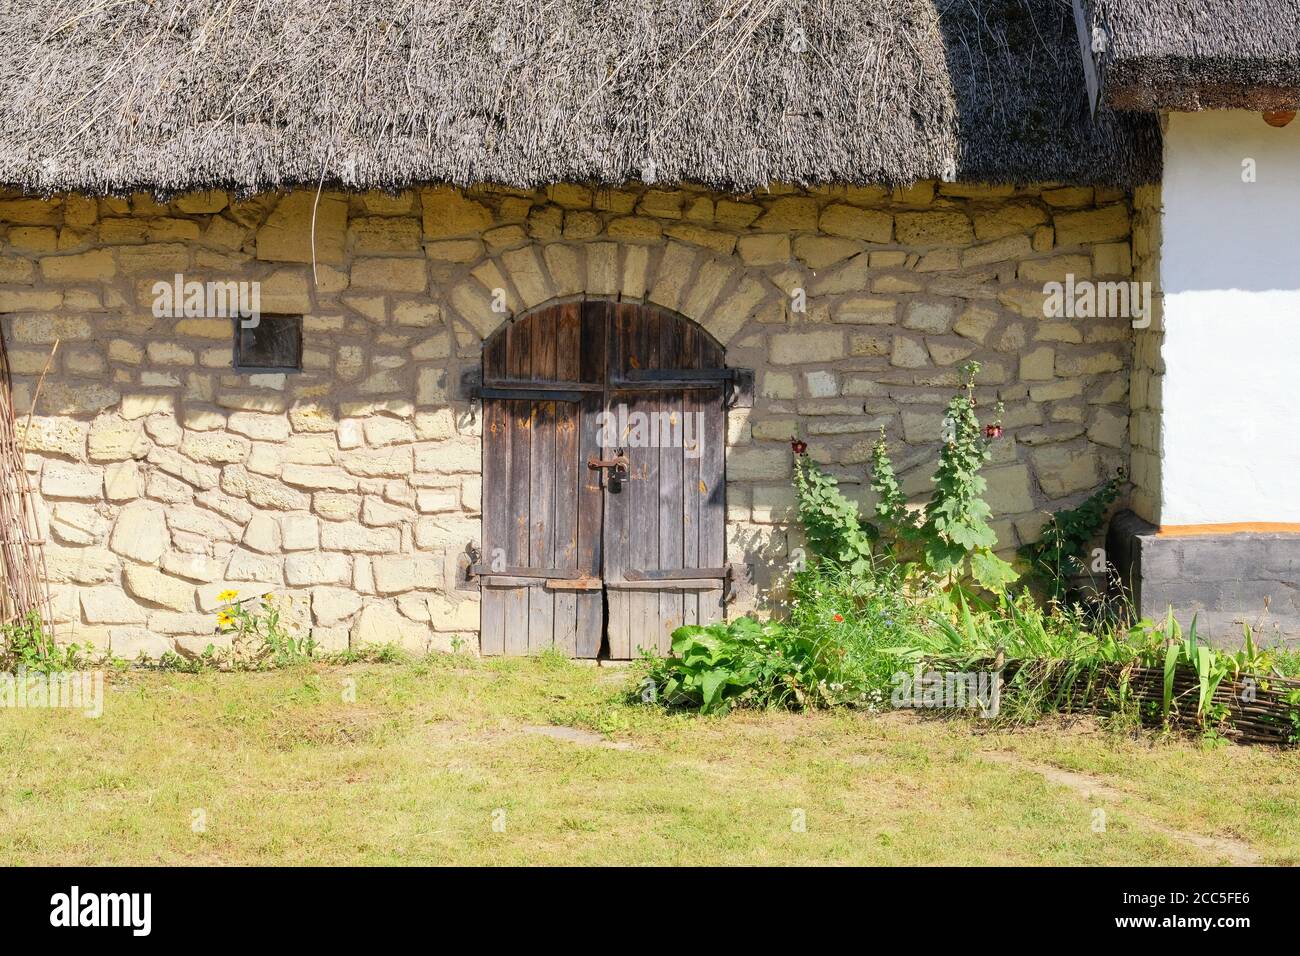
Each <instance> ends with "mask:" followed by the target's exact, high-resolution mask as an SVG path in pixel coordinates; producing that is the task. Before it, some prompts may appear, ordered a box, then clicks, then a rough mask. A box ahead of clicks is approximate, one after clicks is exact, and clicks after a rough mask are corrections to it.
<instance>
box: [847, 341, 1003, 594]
mask: <svg viewBox="0 0 1300 956" xmlns="http://www.w3.org/2000/svg"><path fill="white" fill-rule="evenodd" d="M979 370H980V365H979V363H978V362H968V363H967V364H966V365H965V366H963V368H962V372H963V375H964V376H965V379H966V385H965V389H964V391H963V392H959V393H958V394H957V395H955V396H953V398H952V399H951V400H950V401H949V402H948V408H947V411H946V413H945V415H944V419H943V447H942V448H941V449H940V452H939V462H938V465H937V467H936V469H935V473H934V476H933V477H932V478H931V479H930V481H931V483H932V484H933V485H934V491H933V492H932V493H931V495H930V499H929V501H927V502H926V505H925V509H924V511H923V512H922V513H921V514H919V515H918V514H917V513H916V512H914V511H913V510H911V509H909V508H908V507H907V500H906V497H905V496H904V495H903V493H902V489H901V488H900V487H899V484H898V480H897V478H896V477H895V475H894V466H893V462H892V461H891V460H890V457H889V450H888V447H887V445H886V442H885V433H884V430H883V429H882V430H881V435H880V438H879V439H878V440H877V442H876V444H875V447H874V448H873V449H872V456H871V487H872V489H873V490H874V491H875V492H876V495H877V496H878V499H879V500H878V503H877V505H876V513H877V515H879V516H880V518H881V519H882V521H883V522H884V527H885V529H886V530H887V531H888V532H889V534H890V535H891V536H892V537H893V539H894V542H895V553H896V554H897V555H900V556H901V555H905V554H907V553H908V551H909V545H914V546H915V547H916V548H917V549H919V563H920V565H921V566H922V567H924V569H925V570H926V571H927V572H928V573H929V574H931V575H932V576H934V577H935V578H937V579H938V580H940V581H941V582H942V583H943V584H944V586H946V587H948V588H951V587H954V586H956V585H958V584H961V583H962V582H964V581H973V582H974V583H975V584H978V585H979V586H981V587H984V588H987V589H988V590H990V591H1001V590H1003V589H1005V588H1006V587H1007V585H1009V584H1011V583H1012V582H1013V581H1015V580H1016V578H1017V577H1018V575H1017V574H1016V572H1015V569H1014V568H1012V567H1011V565H1010V564H1008V563H1007V562H1006V561H1004V560H1002V558H1000V557H998V556H997V554H996V553H994V548H996V546H997V543H998V539H997V534H996V533H995V532H994V531H993V529H992V528H991V527H989V523H988V519H989V517H990V516H991V514H992V511H991V509H990V508H989V505H988V502H986V501H985V500H984V497H983V496H984V493H985V492H986V491H987V490H988V482H987V481H986V480H985V479H984V477H983V476H982V475H980V473H979V472H980V469H981V468H983V466H984V464H985V463H986V462H988V460H989V459H990V458H991V457H992V452H991V450H990V446H991V444H992V442H993V440H994V439H995V438H997V437H999V436H1000V435H1001V434H1002V425H1001V417H1002V409H1001V406H1000V405H999V406H998V408H997V419H996V420H995V421H994V423H993V424H991V425H989V426H988V428H986V429H982V428H981V427H980V422H979V418H978V417H977V416H976V414H975V376H976V375H977V374H978V373H979Z"/></svg>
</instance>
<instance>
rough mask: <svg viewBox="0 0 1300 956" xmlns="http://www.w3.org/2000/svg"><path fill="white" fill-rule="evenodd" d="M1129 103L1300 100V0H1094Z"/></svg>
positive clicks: (1118, 98)
mask: <svg viewBox="0 0 1300 956" xmlns="http://www.w3.org/2000/svg"><path fill="white" fill-rule="evenodd" d="M1089 16H1090V18H1091V21H1092V23H1093V24H1094V25H1100V26H1101V27H1102V28H1103V29H1104V30H1105V31H1106V41H1107V42H1106V50H1105V52H1104V53H1103V54H1102V56H1101V57H1100V61H1101V65H1102V71H1103V75H1104V78H1105V80H1104V82H1105V99H1106V102H1107V103H1108V104H1110V105H1111V106H1112V107H1114V108H1116V109H1124V110H1154V111H1163V110H1202V109H1250V110H1283V109H1296V108H1297V107H1298V106H1300V0H1091V5H1090V8H1089Z"/></svg>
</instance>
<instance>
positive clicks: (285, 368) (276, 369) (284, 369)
mask: <svg viewBox="0 0 1300 956" xmlns="http://www.w3.org/2000/svg"><path fill="white" fill-rule="evenodd" d="M267 319H291V320H293V321H294V323H295V328H296V330H297V333H298V334H297V343H296V346H297V348H296V352H297V356H298V364H297V365H243V364H241V363H240V354H239V353H240V349H239V330H240V327H241V323H242V322H243V318H242V317H241V316H235V318H234V320H233V321H232V323H231V330H232V340H231V355H230V364H231V367H232V368H233V370H234V371H236V372H244V373H247V374H250V375H258V374H262V373H266V374H277V373H289V372H301V371H302V370H303V367H302V353H303V332H302V325H303V323H302V316H301V315H298V314H296V313H292V312H271V313H266V312H264V313H262V316H261V321H266V320H267Z"/></svg>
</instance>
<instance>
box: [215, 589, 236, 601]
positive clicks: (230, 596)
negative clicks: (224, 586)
mask: <svg viewBox="0 0 1300 956" xmlns="http://www.w3.org/2000/svg"><path fill="white" fill-rule="evenodd" d="M237 597H239V592H238V591H222V592H221V593H220V594H218V595H217V600H218V601H233V600H234V599H235V598H237Z"/></svg>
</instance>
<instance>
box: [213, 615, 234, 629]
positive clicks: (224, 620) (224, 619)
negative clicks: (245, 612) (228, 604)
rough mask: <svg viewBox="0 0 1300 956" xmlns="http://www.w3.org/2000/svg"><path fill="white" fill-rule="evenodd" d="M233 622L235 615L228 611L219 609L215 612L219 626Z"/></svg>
mask: <svg viewBox="0 0 1300 956" xmlns="http://www.w3.org/2000/svg"><path fill="white" fill-rule="evenodd" d="M234 623H235V616H234V615H233V614H231V613H230V612H229V611H221V612H219V613H218V614H217V624H218V625H219V626H221V627H230V625H232V624H234Z"/></svg>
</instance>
